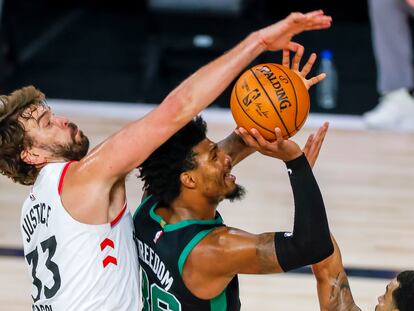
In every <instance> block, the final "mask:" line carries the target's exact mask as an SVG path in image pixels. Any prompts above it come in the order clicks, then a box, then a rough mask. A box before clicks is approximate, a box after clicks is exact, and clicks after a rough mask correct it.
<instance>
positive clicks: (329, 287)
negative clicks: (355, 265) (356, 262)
mask: <svg viewBox="0 0 414 311" xmlns="http://www.w3.org/2000/svg"><path fill="white" fill-rule="evenodd" d="M331 239H332V244H333V246H334V252H333V254H332V255H331V256H329V257H328V258H326V259H324V260H322V261H320V262H318V263H316V264H313V265H312V271H313V274H314V275H315V278H316V281H317V288H318V298H319V305H320V308H321V310H322V311H337V310H342V311H358V310H361V309H360V308H359V307H358V306H357V305H356V304H355V302H354V299H353V297H352V292H351V288H350V286H349V283H348V277H347V275H346V273H345V269H344V266H343V264H342V256H341V251H340V249H339V246H338V244H337V243H336V241H335V239H334V237H333V236H331Z"/></svg>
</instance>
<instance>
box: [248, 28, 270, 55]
mask: <svg viewBox="0 0 414 311" xmlns="http://www.w3.org/2000/svg"><path fill="white" fill-rule="evenodd" d="M249 37H251V39H252V40H253V41H254V42H255V44H256V45H257V47H258V49H259V51H260V53H262V52H265V51H267V43H266V40H265V39H264V38H263V36H262V34H261V32H260V30H257V31H255V32H252V33H251V34H250V36H249Z"/></svg>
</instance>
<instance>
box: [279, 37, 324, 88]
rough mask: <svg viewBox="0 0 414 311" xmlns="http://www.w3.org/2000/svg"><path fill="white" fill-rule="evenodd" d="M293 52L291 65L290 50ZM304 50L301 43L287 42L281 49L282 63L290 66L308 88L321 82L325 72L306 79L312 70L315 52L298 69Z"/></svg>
mask: <svg viewBox="0 0 414 311" xmlns="http://www.w3.org/2000/svg"><path fill="white" fill-rule="evenodd" d="M291 51H292V52H295V56H294V57H293V59H292V65H291V64H290V52H291ZM304 52H305V48H304V47H303V45H300V44H298V43H296V42H289V44H288V45H287V47H286V48H284V49H283V58H282V65H283V66H285V67H287V68H290V69H291V70H293V71H294V72H295V73H296V74H297V75H298V76H299V77H300V78H301V79H302V81H303V83H304V84H305V87H306V89H308V90H309V89H310V88H311V86H313V85H315V84H317V83H319V82H321V81H322V80H323V79H325V78H326V74H325V73H320V74H318V75H317V76H315V77H311V78H310V79H307V78H306V76H307V75H308V73H309V72H310V71H311V70H312V67H313V64H314V63H315V60H316V57H317V56H316V54H315V53H312V54H311V55H310V56H309V58H308V61H307V62H306V64H305V65H304V66H303V67H302V69H300V68H299V67H300V61H301V60H302V56H303V54H304Z"/></svg>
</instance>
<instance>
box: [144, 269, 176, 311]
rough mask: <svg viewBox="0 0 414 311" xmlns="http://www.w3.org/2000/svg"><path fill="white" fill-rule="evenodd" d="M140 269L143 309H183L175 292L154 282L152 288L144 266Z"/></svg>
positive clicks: (147, 310)
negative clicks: (168, 290)
mask: <svg viewBox="0 0 414 311" xmlns="http://www.w3.org/2000/svg"><path fill="white" fill-rule="evenodd" d="M140 270H141V291H142V304H143V307H142V311H181V304H180V302H179V301H178V299H177V298H176V297H175V296H174V295H173V294H171V293H169V292H167V291H165V290H164V289H162V288H161V287H159V286H158V285H157V284H152V285H151V290H150V288H149V282H148V276H147V273H146V272H145V271H144V269H142V268H141V269H140ZM150 293H151V298H150Z"/></svg>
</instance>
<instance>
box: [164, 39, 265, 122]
mask: <svg viewBox="0 0 414 311" xmlns="http://www.w3.org/2000/svg"><path fill="white" fill-rule="evenodd" d="M264 51H265V47H264V45H263V44H262V41H261V38H260V36H259V34H258V32H253V33H252V34H250V35H249V36H248V37H247V38H246V39H244V40H243V41H242V42H240V43H239V44H238V45H236V46H235V47H234V48H232V49H231V50H230V51H228V52H227V53H225V54H224V55H222V56H221V57H219V58H217V59H215V60H214V61H212V62H210V63H209V64H207V65H205V66H203V67H202V68H200V69H199V70H198V71H196V72H195V73H194V74H193V75H191V76H190V77H189V78H187V79H186V80H185V81H184V82H182V83H181V84H180V85H179V86H178V87H177V88H176V89H175V90H174V91H173V92H172V93H171V95H172V96H177V94H178V98H181V97H182V96H181V95H179V94H181V93H183V94H185V95H184V98H185V99H186V102H183V103H177V105H179V106H180V109H182V113H181V114H180V115H177V116H176V117H179V118H182V119H184V121H183V122H184V124H185V123H187V122H188V121H189V120H190V119H191V118H192V117H193V116H194V115H196V114H197V113H198V112H200V111H201V110H203V109H204V108H205V107H206V106H208V105H209V104H210V103H212V102H213V101H214V100H215V99H216V98H217V97H218V96H219V95H220V94H221V93H222V92H223V91H224V90H225V89H226V88H227V86H228V85H229V84H230V83H231V82H232V81H233V80H234V79H235V78H236V76H237V75H238V74H239V73H240V71H242V70H243V69H244V68H245V67H246V66H247V65H248V64H249V63H251V62H252V61H253V60H254V59H255V58H256V57H257V56H258V55H259V54H261V53H262V52H264Z"/></svg>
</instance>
